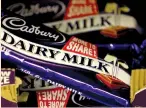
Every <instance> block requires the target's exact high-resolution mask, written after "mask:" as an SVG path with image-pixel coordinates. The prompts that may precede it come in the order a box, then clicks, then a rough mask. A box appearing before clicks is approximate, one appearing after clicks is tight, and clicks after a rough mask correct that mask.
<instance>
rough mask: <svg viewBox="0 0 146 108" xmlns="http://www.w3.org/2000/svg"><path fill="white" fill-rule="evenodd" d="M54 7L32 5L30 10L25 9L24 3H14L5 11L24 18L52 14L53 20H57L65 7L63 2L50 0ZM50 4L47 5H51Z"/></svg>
mask: <svg viewBox="0 0 146 108" xmlns="http://www.w3.org/2000/svg"><path fill="white" fill-rule="evenodd" d="M51 2H52V3H53V4H54V3H55V5H47V6H44V7H43V6H42V7H40V4H38V3H37V4H34V5H30V9H29V8H26V6H25V4H24V3H16V4H12V5H10V6H9V7H8V8H7V9H8V10H10V11H13V12H15V13H16V14H19V15H21V16H24V17H28V16H33V15H39V14H46V13H54V14H55V15H54V17H53V18H57V17H59V16H61V15H62V14H63V13H64V12H65V9H66V7H65V5H64V3H63V2H61V1H58V0H54V1H53V0H52V1H51ZM51 2H50V3H49V4H51Z"/></svg>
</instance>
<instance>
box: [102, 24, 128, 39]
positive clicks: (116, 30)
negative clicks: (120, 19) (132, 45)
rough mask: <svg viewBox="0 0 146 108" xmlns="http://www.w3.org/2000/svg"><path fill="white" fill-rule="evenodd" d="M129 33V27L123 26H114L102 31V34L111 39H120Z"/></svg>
mask: <svg viewBox="0 0 146 108" xmlns="http://www.w3.org/2000/svg"><path fill="white" fill-rule="evenodd" d="M127 31H128V29H127V27H122V26H113V27H109V28H106V29H103V30H101V32H100V33H101V34H102V35H104V36H107V37H111V38H118V37H120V36H122V35H124V34H125V33H126V32H127Z"/></svg>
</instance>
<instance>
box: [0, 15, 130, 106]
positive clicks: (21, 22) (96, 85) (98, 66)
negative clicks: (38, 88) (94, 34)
mask: <svg viewBox="0 0 146 108" xmlns="http://www.w3.org/2000/svg"><path fill="white" fill-rule="evenodd" d="M18 31H19V32H18ZM1 35H2V38H1V41H2V59H4V60H6V61H8V62H10V63H13V64H15V65H16V66H17V68H20V69H21V70H22V71H23V72H24V73H27V74H30V75H32V76H34V77H37V78H39V79H43V80H45V81H47V82H52V84H56V85H57V86H59V87H64V88H68V89H69V90H73V91H75V92H79V93H80V94H82V95H83V96H86V97H89V98H91V99H92V100H94V101H97V102H100V103H102V104H105V105H107V106H129V103H128V98H126V99H125V97H124V95H123V96H121V95H120V92H119V91H118V90H117V92H116V93H114V92H109V91H111V89H110V88H109V87H107V88H104V86H103V85H106V84H104V83H103V84H101V83H100V80H99V79H98V78H97V77H96V74H105V75H112V71H113V69H114V68H117V65H116V64H115V63H116V62H118V61H115V58H114V57H112V58H108V61H106V60H105V59H104V58H105V57H106V55H107V54H108V52H102V49H100V50H98V48H97V47H96V46H95V45H94V44H91V43H89V42H86V41H84V40H81V39H79V38H77V37H74V36H73V37H70V36H68V35H65V34H63V33H60V32H58V31H56V30H54V29H51V28H48V27H46V26H43V25H40V24H31V22H28V21H27V20H25V19H23V18H22V17H17V16H15V17H14V16H13V15H11V14H8V15H7V14H6V15H5V16H4V17H3V18H2V31H1ZM101 54H102V56H100V55H101ZM109 60H110V61H109ZM111 61H114V63H112V62H111ZM121 76H124V77H121ZM115 77H116V78H117V79H119V80H121V81H123V82H124V83H125V84H127V85H129V84H130V82H129V81H130V72H129V70H128V69H125V68H124V67H118V74H117V76H115ZM118 94H119V95H118ZM109 99H110V100H112V101H108V100H109Z"/></svg>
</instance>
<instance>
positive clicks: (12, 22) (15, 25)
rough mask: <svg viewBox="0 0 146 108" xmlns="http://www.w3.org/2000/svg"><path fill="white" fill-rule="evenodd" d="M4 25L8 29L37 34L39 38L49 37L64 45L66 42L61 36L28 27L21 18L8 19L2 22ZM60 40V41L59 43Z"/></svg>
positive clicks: (38, 27)
mask: <svg viewBox="0 0 146 108" xmlns="http://www.w3.org/2000/svg"><path fill="white" fill-rule="evenodd" d="M2 24H3V25H4V26H5V27H7V28H8V29H11V30H19V31H22V32H26V33H30V34H35V35H37V36H43V37H48V38H50V39H53V40H54V41H55V42H57V43H63V42H65V40H66V39H65V37H64V36H63V35H61V34H60V35H56V34H53V33H51V32H48V31H47V32H46V31H43V30H40V28H41V27H40V26H35V25H31V26H27V25H26V22H25V21H24V20H23V19H20V18H16V17H7V18H5V19H4V20H3V21H2ZM60 38H61V39H60ZM58 40H60V41H59V42H58Z"/></svg>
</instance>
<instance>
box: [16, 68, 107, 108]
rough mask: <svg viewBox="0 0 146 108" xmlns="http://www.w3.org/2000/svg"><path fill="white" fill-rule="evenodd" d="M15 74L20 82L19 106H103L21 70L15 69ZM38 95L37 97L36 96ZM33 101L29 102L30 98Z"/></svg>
mask: <svg viewBox="0 0 146 108" xmlns="http://www.w3.org/2000/svg"><path fill="white" fill-rule="evenodd" d="M16 76H18V77H20V78H21V80H22V84H21V85H20V87H19V94H18V106H19V107H24V106H25V107H40V106H39V105H41V106H42V105H43V106H45V105H46V103H47V102H46V101H48V103H49V105H48V106H47V107H52V105H55V106H56V107H59V108H60V107H61V106H64V107H81V106H82V107H83V106H84V107H85V106H86V107H87V106H88V107H89V106H105V105H103V104H101V103H98V102H95V101H93V100H91V99H89V98H87V97H85V96H82V95H79V94H78V93H75V92H74V91H69V90H67V89H65V88H61V87H58V86H56V85H53V84H51V83H49V82H46V81H44V80H40V79H39V78H35V77H32V76H30V75H27V74H22V73H21V70H17V72H16ZM46 93H47V94H49V98H47V99H45V98H44V96H45V94H46ZM37 97H38V98H37ZM32 99H33V100H34V102H35V103H36V104H34V102H30V100H32ZM42 103H43V104H42Z"/></svg>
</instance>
